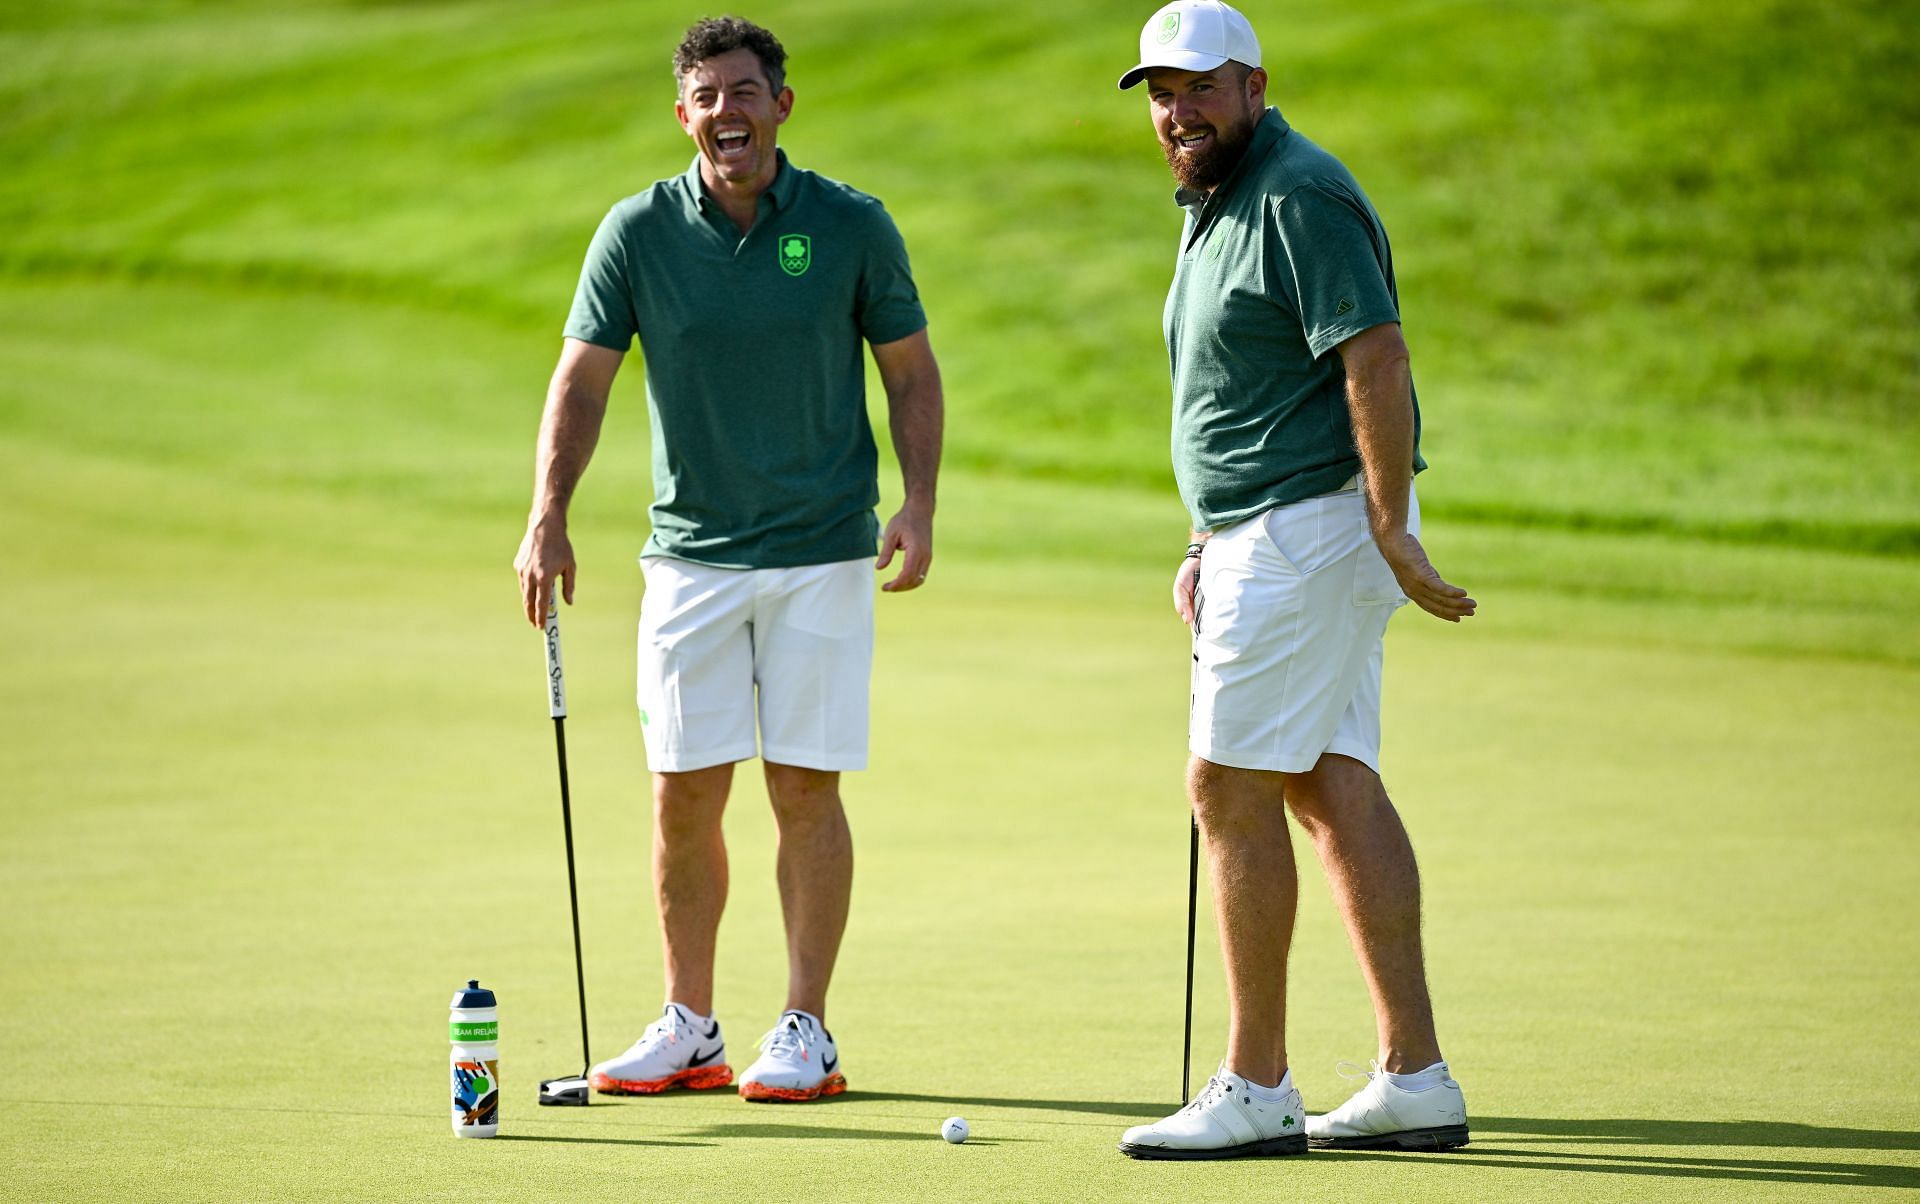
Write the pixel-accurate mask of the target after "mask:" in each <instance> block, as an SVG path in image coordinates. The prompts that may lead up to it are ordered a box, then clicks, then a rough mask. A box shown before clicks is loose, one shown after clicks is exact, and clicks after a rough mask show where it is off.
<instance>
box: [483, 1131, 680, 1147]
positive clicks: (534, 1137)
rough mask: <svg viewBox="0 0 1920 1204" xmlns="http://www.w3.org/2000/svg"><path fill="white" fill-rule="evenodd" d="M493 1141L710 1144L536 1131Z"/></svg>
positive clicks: (664, 1144)
mask: <svg viewBox="0 0 1920 1204" xmlns="http://www.w3.org/2000/svg"><path fill="white" fill-rule="evenodd" d="M493 1140H495V1141H558V1142H563V1143H566V1144H568V1145H651V1146H664V1147H668V1148H671V1147H673V1146H688V1147H692V1146H711V1145H712V1144H713V1143H712V1142H711V1141H647V1140H644V1139H642V1138H637V1137H543V1136H541V1135H540V1134H538V1133H496V1134H494V1136H493Z"/></svg>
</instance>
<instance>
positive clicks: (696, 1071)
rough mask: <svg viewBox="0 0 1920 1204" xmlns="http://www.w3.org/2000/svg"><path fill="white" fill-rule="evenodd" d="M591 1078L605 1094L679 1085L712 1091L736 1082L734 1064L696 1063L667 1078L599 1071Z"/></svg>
mask: <svg viewBox="0 0 1920 1204" xmlns="http://www.w3.org/2000/svg"><path fill="white" fill-rule="evenodd" d="M587 1081H588V1082H590V1083H592V1084H593V1089H594V1090H595V1091H598V1092H599V1093H600V1094H602V1095H659V1094H660V1093H661V1092H662V1091H671V1090H672V1089H673V1088H675V1087H684V1088H686V1089H687V1090H688V1091H711V1090H713V1089H714V1088H715V1087H726V1086H729V1085H731V1084H732V1082H733V1067H731V1066H728V1065H725V1064H724V1063H723V1064H721V1065H719V1066H696V1067H694V1068H692V1069H690V1070H682V1071H681V1072H680V1073H678V1074H670V1075H668V1076H667V1077H666V1078H664V1079H616V1078H611V1077H609V1076H607V1075H604V1074H596V1075H594V1076H593V1077H592V1078H590V1079H588V1080H587Z"/></svg>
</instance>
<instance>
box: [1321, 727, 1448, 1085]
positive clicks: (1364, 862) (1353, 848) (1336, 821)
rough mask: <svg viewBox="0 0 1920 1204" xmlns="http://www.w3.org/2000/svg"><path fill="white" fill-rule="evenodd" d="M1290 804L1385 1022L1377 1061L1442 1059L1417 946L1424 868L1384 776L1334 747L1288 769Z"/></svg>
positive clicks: (1395, 1069)
mask: <svg viewBox="0 0 1920 1204" xmlns="http://www.w3.org/2000/svg"><path fill="white" fill-rule="evenodd" d="M1286 797H1287V805H1288V806H1289V807H1290V808H1292V810H1293V814H1294V818H1295V819H1297V820H1299V821H1300V826H1301V828H1302V829H1303V830H1304V831H1305V832H1306V833H1307V835H1308V836H1309V837H1311V838H1312V840H1313V844H1314V848H1315V850H1316V851H1317V852H1318V853H1319V855H1320V864H1321V866H1322V867H1323V868H1324V869H1325V871H1326V875H1327V882H1328V884H1329V885H1330V886H1331V887H1332V889H1333V901H1334V904H1335V906H1337V907H1338V908H1339V909H1340V916H1341V918H1342V919H1343V920H1345V921H1346V925H1347V937H1348V939H1349V940H1351V941H1352V942H1353V951H1354V955H1355V956H1356V957H1358V958H1359V961H1360V971H1361V973H1362V974H1363V975H1364V976H1365V977H1366V980H1367V990H1368V991H1369V992H1370V993H1371V994H1372V995H1373V1014H1374V1023H1375V1024H1376V1026H1377V1027H1378V1029H1379V1038H1380V1054H1379V1056H1380V1065H1381V1066H1382V1067H1383V1068H1385V1069H1386V1070H1388V1071H1391V1072H1392V1073H1394V1074H1408V1073H1412V1072H1413V1071H1416V1070H1422V1069H1424V1068H1426V1067H1428V1066H1431V1065H1433V1064H1434V1063H1435V1062H1438V1061H1440V1042H1439V1039H1438V1038H1437V1037H1436V1036H1435V1035H1434V1030H1433V1003H1432V1001H1431V1000H1430V999H1429V998H1428V996H1427V976H1426V968H1425V963H1424V961H1423V958H1422V953H1421V948H1420V871H1419V868H1418V866H1417V865H1416V864H1415V862H1414V857H1413V844H1412V842H1411V841H1409V840H1408V839H1407V830H1406V827H1405V826H1404V825H1402V824H1401V822H1400V813H1399V812H1398V811H1395V810H1394V808H1393V803H1392V801H1391V800H1389V799H1388V798H1387V792H1386V788H1385V787H1383V786H1382V785H1381V784H1380V778H1379V775H1377V774H1375V773H1374V772H1373V770H1371V769H1368V768H1367V767H1366V766H1365V765H1363V764H1361V763H1360V762H1359V761H1356V760H1353V759H1352V758H1351V757H1343V756H1340V755H1338V754H1334V753H1328V754H1327V755H1325V756H1323V757H1321V758H1320V761H1319V763H1318V764H1316V765H1315V766H1314V767H1313V768H1312V769H1310V770H1308V771H1307V772H1305V773H1295V774H1287V775H1286Z"/></svg>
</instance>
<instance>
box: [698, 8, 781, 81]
mask: <svg viewBox="0 0 1920 1204" xmlns="http://www.w3.org/2000/svg"><path fill="white" fill-rule="evenodd" d="M741 47H745V48H746V49H748V50H751V51H753V54H754V57H755V58H757V59H759V60H760V66H761V67H762V68H763V69H765V71H766V73H767V85H768V86H769V87H771V88H772V89H773V91H774V92H775V93H778V92H779V91H780V89H782V88H784V87H786V86H787V66H786V64H787V49H786V47H784V46H782V45H781V44H780V39H779V38H776V37H774V36H773V35H772V34H771V33H769V32H768V31H766V30H764V29H762V28H760V27H759V26H758V25H755V24H754V23H753V22H751V21H748V20H745V19H743V18H741V17H702V18H700V20H698V21H696V22H694V24H693V28H692V29H689V30H687V36H686V37H684V38H681V39H680V45H679V46H677V47H675V49H674V52H673V84H674V87H675V88H676V89H678V88H680V87H682V86H683V85H684V84H685V82H686V78H687V74H688V73H689V72H691V71H692V70H693V69H694V68H695V67H698V66H699V65H700V64H701V63H704V62H706V61H707V60H708V59H710V58H715V57H717V56H719V55H722V54H725V53H727V52H728V51H729V50H739V49H740V48H741Z"/></svg>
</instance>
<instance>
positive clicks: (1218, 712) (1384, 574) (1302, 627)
mask: <svg viewBox="0 0 1920 1204" xmlns="http://www.w3.org/2000/svg"><path fill="white" fill-rule="evenodd" d="M1407 526H1408V529H1409V530H1411V531H1413V532H1414V533H1415V534H1418V533H1419V530H1420V503H1419V500H1418V499H1417V498H1414V497H1412V496H1409V497H1408V499H1407ZM1200 595H1201V597H1200V620H1199V623H1198V624H1197V625H1196V629H1195V632H1194V640H1193V708H1192V711H1191V714H1190V717H1189V720H1188V730H1187V746H1188V747H1189V748H1190V749H1191V750H1192V751H1193V753H1194V755H1196V756H1199V757H1204V758H1206V759H1207V760H1209V761H1212V762H1214V763H1215V764H1217V765H1231V766H1234V767H1236V768H1239V769H1266V770H1275V771H1278V772H1281V773H1301V772H1304V771H1306V770H1309V769H1312V768H1313V766H1314V764H1315V763H1316V762H1317V761H1319V759H1320V757H1321V755H1322V754H1325V753H1339V754H1341V755H1342V756H1348V757H1352V758H1353V759H1354V760H1356V761H1360V762H1362V763H1364V764H1365V765H1366V766H1367V767H1368V768H1369V769H1372V770H1373V771H1374V772H1375V773H1378V772H1379V771H1380V660H1381V656H1380V653H1381V637H1382V636H1383V635H1385V634H1386V630H1387V620H1388V619H1390V618H1392V617H1393V612H1394V611H1395V610H1396V609H1398V608H1399V607H1401V606H1402V605H1404V604H1405V603H1406V601H1407V596H1406V595H1405V594H1403V593H1401V592H1400V586H1399V583H1398V582H1396V581H1395V580H1394V578H1393V570H1392V569H1390V568H1388V567H1387V562H1386V558H1385V557H1383V556H1381V555H1380V550H1379V548H1377V547H1375V546H1374V542H1373V537H1372V535H1371V534H1370V533H1369V532H1368V530H1367V512H1366V503H1365V501H1364V499H1363V498H1362V496H1361V492H1360V490H1359V489H1358V488H1348V489H1342V490H1340V491H1338V492H1335V493H1328V494H1322V495H1321V496H1319V497H1314V498H1308V499H1307V500H1306V501H1303V502H1295V503H1293V504H1292V505H1288V506H1278V507H1275V508H1274V509H1272V510H1268V511H1265V512H1263V513H1260V514H1256V515H1254V516H1253V517H1252V518H1248V519H1243V520H1241V521H1240V522H1237V523H1235V524H1233V525H1232V526H1229V527H1222V528H1221V529H1220V530H1218V531H1216V532H1215V533H1214V535H1213V538H1211V539H1209V540H1208V541H1207V547H1206V552H1205V553H1204V554H1203V555H1202V556H1201V558H1200Z"/></svg>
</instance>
